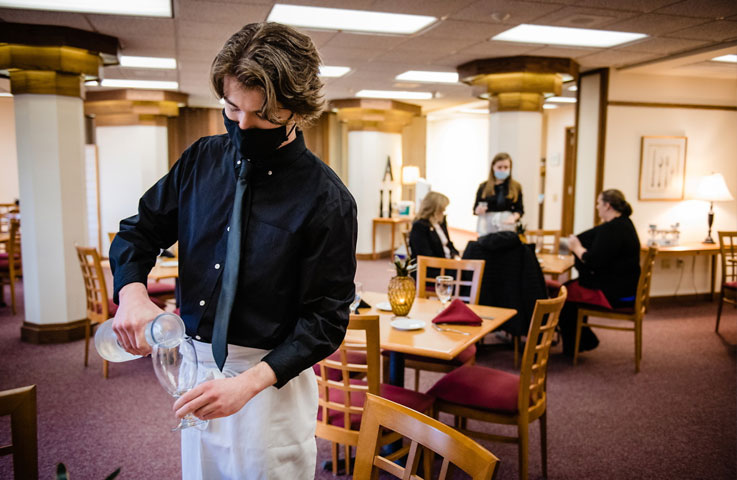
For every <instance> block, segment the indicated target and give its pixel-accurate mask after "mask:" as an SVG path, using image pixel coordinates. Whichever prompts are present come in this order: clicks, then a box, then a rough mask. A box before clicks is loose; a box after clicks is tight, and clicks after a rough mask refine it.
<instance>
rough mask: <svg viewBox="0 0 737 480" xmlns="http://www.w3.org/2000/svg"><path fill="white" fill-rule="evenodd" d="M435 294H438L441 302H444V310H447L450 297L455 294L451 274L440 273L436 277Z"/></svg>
mask: <svg viewBox="0 0 737 480" xmlns="http://www.w3.org/2000/svg"><path fill="white" fill-rule="evenodd" d="M435 295H437V297H438V300H440V303H442V304H443V308H442V309H441V311H442V310H445V307H446V306H447V304H448V302H449V301H450V297H451V296H453V277H451V276H449V275H439V276H437V277H435Z"/></svg>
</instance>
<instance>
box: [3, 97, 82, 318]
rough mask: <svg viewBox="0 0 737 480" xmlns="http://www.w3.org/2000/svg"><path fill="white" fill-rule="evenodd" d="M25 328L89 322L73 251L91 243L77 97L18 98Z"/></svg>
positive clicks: (17, 143)
mask: <svg viewBox="0 0 737 480" xmlns="http://www.w3.org/2000/svg"><path fill="white" fill-rule="evenodd" d="M14 105H15V127H16V145H17V149H18V177H19V190H20V202H21V215H22V220H21V229H22V247H23V293H24V300H25V314H26V318H25V320H26V322H29V323H34V324H39V325H43V324H58V323H70V322H74V321H77V320H81V319H83V318H85V317H86V309H85V290H84V284H83V281H82V274H81V270H80V268H79V262H78V260H77V254H76V251H75V249H74V246H75V244H79V245H84V243H85V239H86V238H87V227H86V207H85V179H84V121H83V118H84V116H83V108H82V100H81V99H80V98H74V97H67V96H57V95H38V94H20V95H15V97H14Z"/></svg>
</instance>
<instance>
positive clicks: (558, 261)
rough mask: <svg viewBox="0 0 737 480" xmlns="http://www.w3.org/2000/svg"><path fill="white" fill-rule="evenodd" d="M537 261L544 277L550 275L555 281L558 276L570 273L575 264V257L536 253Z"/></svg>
mask: <svg viewBox="0 0 737 480" xmlns="http://www.w3.org/2000/svg"><path fill="white" fill-rule="evenodd" d="M535 255H536V256H537V261H538V262H540V268H542V271H543V274H544V275H551V276H552V277H553V280H557V278H558V275H563V274H564V273H566V272H568V271H570V270H571V269H572V268H573V264H574V263H575V257H574V256H573V255H571V254H570V253H569V254H567V255H560V254H557V253H536V254H535Z"/></svg>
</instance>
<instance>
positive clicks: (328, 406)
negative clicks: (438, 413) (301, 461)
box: [315, 315, 433, 475]
mask: <svg viewBox="0 0 737 480" xmlns="http://www.w3.org/2000/svg"><path fill="white" fill-rule="evenodd" d="M336 353H337V355H333V356H331V357H328V358H326V359H324V360H322V361H320V362H319V363H318V366H319V372H318V375H317V384H318V391H319V395H320V398H319V400H318V402H319V403H318V405H319V407H318V411H317V428H316V430H315V435H316V436H317V437H319V438H322V439H325V440H328V441H330V442H331V444H332V460H333V468H332V470H333V474H334V475H335V474H337V473H338V450H339V447H340V445H343V446H344V451H345V456H344V458H345V473H346V475H349V474H350V458H351V447H356V445H358V433H359V428H360V424H361V415H362V413H363V407H364V404H365V401H366V394H367V393H371V394H374V395H381V396H382V397H385V398H388V399H390V400H394V401H397V402H399V403H401V404H402V405H405V406H407V407H409V408H411V409H413V410H416V411H419V412H426V413H430V412H431V411H432V405H433V399H432V397H430V396H428V395H424V394H421V393H417V392H413V391H411V390H406V389H404V388H402V387H396V386H393V385H385V384H381V383H380V372H379V368H380V366H379V356H380V355H379V316H378V315H351V319H350V323H349V324H348V335H347V336H346V339H345V340H344V341H343V343H342V344H341V346H340V347H339V349H338V351H337V352H336ZM336 357H337V358H336ZM352 362H355V363H352ZM357 375H358V376H365V380H363V379H358V378H355V377H356V376H357ZM398 438H399V437H398V436H397V435H389V436H386V437H385V438H384V440H383V441H382V444H387V443H390V442H393V441H395V440H397V439H398ZM400 455H401V452H400V453H395V454H394V456H393V458H398V457H399V456H400Z"/></svg>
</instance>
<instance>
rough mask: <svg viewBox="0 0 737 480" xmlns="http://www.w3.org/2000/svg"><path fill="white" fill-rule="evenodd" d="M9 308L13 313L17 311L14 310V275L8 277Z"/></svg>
mask: <svg viewBox="0 0 737 480" xmlns="http://www.w3.org/2000/svg"><path fill="white" fill-rule="evenodd" d="M10 309H11V311H12V312H13V315H15V314H16V313H17V312H16V310H15V278H14V277H10Z"/></svg>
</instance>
